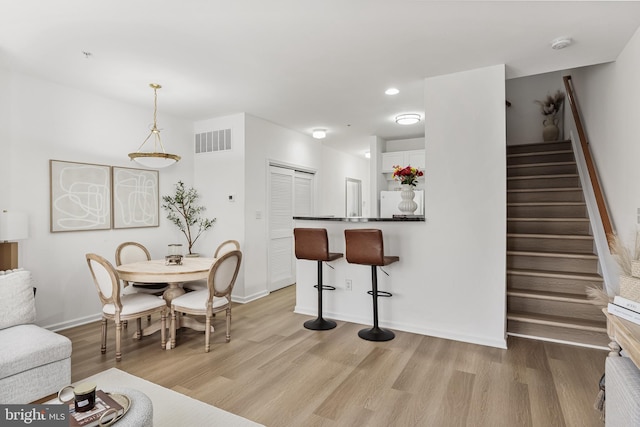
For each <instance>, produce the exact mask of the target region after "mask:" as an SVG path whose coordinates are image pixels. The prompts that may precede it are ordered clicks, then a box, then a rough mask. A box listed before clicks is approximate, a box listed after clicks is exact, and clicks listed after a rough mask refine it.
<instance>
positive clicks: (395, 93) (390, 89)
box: [384, 87, 400, 95]
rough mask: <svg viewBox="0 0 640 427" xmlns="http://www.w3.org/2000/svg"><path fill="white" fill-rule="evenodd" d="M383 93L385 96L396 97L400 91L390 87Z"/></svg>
mask: <svg viewBox="0 0 640 427" xmlns="http://www.w3.org/2000/svg"><path fill="white" fill-rule="evenodd" d="M384 93H385V94H387V95H397V94H399V93H400V91H399V90H398V89H396V88H395V87H390V88H389V89H387V90H385V91H384Z"/></svg>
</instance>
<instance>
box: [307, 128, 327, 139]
mask: <svg viewBox="0 0 640 427" xmlns="http://www.w3.org/2000/svg"><path fill="white" fill-rule="evenodd" d="M311 136H313V137H314V138H315V139H323V138H325V137H326V136H327V130H326V129H314V130H313V133H312V134H311Z"/></svg>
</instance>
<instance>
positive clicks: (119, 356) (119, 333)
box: [116, 322, 122, 362]
mask: <svg viewBox="0 0 640 427" xmlns="http://www.w3.org/2000/svg"><path fill="white" fill-rule="evenodd" d="M121 337H122V322H116V362H119V361H121V360H122V351H121V348H120V338H121Z"/></svg>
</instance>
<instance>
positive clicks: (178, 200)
mask: <svg viewBox="0 0 640 427" xmlns="http://www.w3.org/2000/svg"><path fill="white" fill-rule="evenodd" d="M175 187H176V192H175V194H174V195H173V196H162V201H163V202H164V203H163V204H162V208H163V209H164V210H166V211H167V219H168V220H170V221H171V222H173V223H174V224H175V225H176V227H178V228H179V229H180V231H182V234H184V236H185V237H186V238H187V245H188V247H189V255H191V256H194V255H196V254H194V253H193V252H192V248H193V245H194V244H195V243H196V241H197V240H198V238H199V237H200V236H201V235H202V233H204V232H205V231H207V230H208V229H210V228H211V227H212V226H213V224H214V223H215V222H216V219H215V218H213V219H209V218H201V217H200V215H201V214H202V212H204V211H205V210H206V207H204V206H198V204H197V203H196V202H197V200H198V198H199V197H200V195H199V194H198V191H197V190H196V189H195V188H193V187H191V188H189V189H186V188H185V186H184V183H183V182H182V181H178V183H177V184H176V185H175ZM192 228H193V229H192Z"/></svg>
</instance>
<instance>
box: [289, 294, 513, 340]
mask: <svg viewBox="0 0 640 427" xmlns="http://www.w3.org/2000/svg"><path fill="white" fill-rule="evenodd" d="M293 312H294V313H297V314H304V315H307V316H314V317H315V316H316V315H317V308H315V307H314V308H310V307H301V306H297V305H296V306H295V308H294V310H293ZM323 317H325V318H327V319H332V320H341V321H344V322H349V323H358V324H361V325H370V324H371V322H372V320H371V318H369V317H367V318H360V317H356V316H344V315H338V314H336V313H332V312H324V313H323ZM379 324H380V326H381V327H383V328H390V329H395V330H397V331H403V332H410V333H413V334H419V335H426V336H430V337H436V338H443V339H447V340H453V341H461V342H466V343H470V344H478V345H484V346H488V347H496V348H500V349H504V350H506V349H507V340H506V337H503V338H501V339H495V338H490V337H481V336H475V335H466V334H458V333H455V332H451V331H444V330H440V329H430V328H424V327H421V326H416V325H412V324H408V323H398V322H387V321H384V320H382V319H380V320H379Z"/></svg>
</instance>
